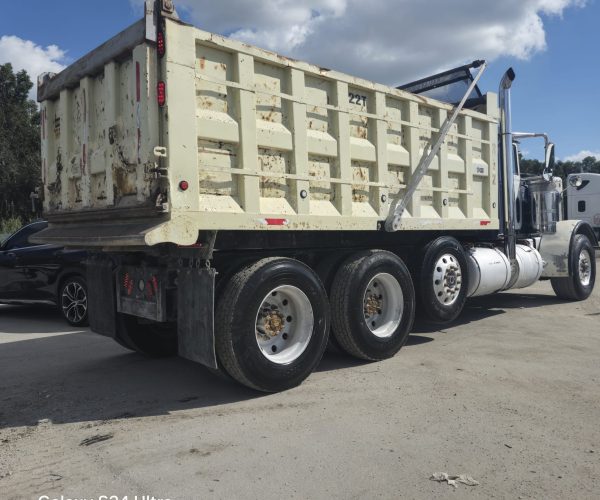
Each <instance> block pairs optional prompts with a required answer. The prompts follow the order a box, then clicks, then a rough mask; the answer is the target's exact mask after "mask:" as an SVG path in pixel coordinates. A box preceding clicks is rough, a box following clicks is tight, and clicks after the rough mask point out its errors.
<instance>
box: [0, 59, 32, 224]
mask: <svg viewBox="0 0 600 500" xmlns="http://www.w3.org/2000/svg"><path fill="white" fill-rule="evenodd" d="M32 86H33V84H32V83H31V80H30V79H29V75H28V74H27V73H26V72H25V71H19V72H18V73H15V72H14V71H13V68H12V65H11V64H10V63H8V64H3V65H0V219H7V218H9V217H20V218H22V219H23V220H27V219H30V218H31V216H32V212H31V200H30V194H31V192H32V191H34V190H35V188H36V187H38V186H40V184H41V178H40V176H41V174H40V162H41V160H40V131H39V112H38V107H37V104H36V103H35V102H34V101H32V100H31V99H29V97H28V94H29V91H30V90H31V88H32Z"/></svg>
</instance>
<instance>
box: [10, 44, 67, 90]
mask: <svg viewBox="0 0 600 500" xmlns="http://www.w3.org/2000/svg"><path fill="white" fill-rule="evenodd" d="M65 55H66V54H65V51H64V50H62V49H60V48H59V47H58V46H56V45H48V46H47V47H42V46H40V45H37V44H36V43H34V42H32V41H31V40H23V39H22V38H19V37H18V36H11V35H4V36H2V37H0V64H5V63H11V64H12V66H13V69H14V70H15V71H20V70H22V69H24V70H25V71H27V73H28V74H29V77H30V78H31V81H32V82H33V88H32V89H31V92H30V94H29V95H30V97H31V98H32V99H34V98H35V94H36V86H37V77H38V76H39V75H40V74H42V73H45V72H52V73H59V72H60V71H62V70H63V69H64V68H65V65H64V63H65V62H66V61H65Z"/></svg>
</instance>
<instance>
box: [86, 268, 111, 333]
mask: <svg viewBox="0 0 600 500" xmlns="http://www.w3.org/2000/svg"><path fill="white" fill-rule="evenodd" d="M86 269H87V285H88V315H89V320H90V328H91V329H92V331H93V332H95V333H99V334H100V335H105V336H107V337H112V338H115V337H116V335H117V314H116V303H117V301H116V294H115V284H114V276H113V269H114V264H113V263H112V262H111V261H109V260H102V259H94V258H91V259H88V260H87V261H86Z"/></svg>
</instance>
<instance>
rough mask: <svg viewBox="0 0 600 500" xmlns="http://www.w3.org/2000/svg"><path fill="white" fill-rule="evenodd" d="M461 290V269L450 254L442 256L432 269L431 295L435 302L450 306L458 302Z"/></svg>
mask: <svg viewBox="0 0 600 500" xmlns="http://www.w3.org/2000/svg"><path fill="white" fill-rule="evenodd" d="M461 288H462V269H461V267H460V264H459V263H458V259H457V258H456V257H455V256H454V255H452V254H449V253H447V254H444V255H442V256H441V257H440V258H439V259H438V261H437V262H436V263H435V268H434V269H433V293H434V295H435V298H436V299H437V301H438V302H439V303H440V304H442V305H444V306H451V305H452V304H454V303H455V302H456V301H457V300H458V296H459V295H460V290H461Z"/></svg>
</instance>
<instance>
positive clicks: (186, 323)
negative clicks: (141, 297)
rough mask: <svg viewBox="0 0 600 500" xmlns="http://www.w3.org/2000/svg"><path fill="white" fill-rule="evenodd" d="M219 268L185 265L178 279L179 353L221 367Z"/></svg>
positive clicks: (199, 361)
mask: <svg viewBox="0 0 600 500" xmlns="http://www.w3.org/2000/svg"><path fill="white" fill-rule="evenodd" d="M215 274H216V273H215V270H214V269H206V268H204V269H202V268H184V269H181V270H180V271H179V278H178V280H177V335H178V341H179V342H178V344H179V356H181V357H182V358H185V359H189V360H190V361H195V362H196V363H200V364H202V365H205V366H208V367H210V368H215V369H216V368H218V366H217V356H216V354H215V333H214V301H215Z"/></svg>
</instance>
